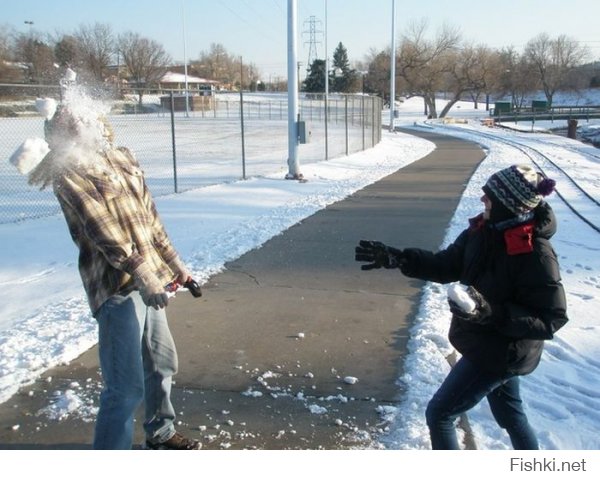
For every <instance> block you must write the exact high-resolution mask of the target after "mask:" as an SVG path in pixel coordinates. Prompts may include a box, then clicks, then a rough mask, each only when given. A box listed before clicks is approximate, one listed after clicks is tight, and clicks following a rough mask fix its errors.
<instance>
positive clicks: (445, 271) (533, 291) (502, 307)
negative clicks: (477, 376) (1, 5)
mask: <svg viewBox="0 0 600 480" xmlns="http://www.w3.org/2000/svg"><path fill="white" fill-rule="evenodd" d="M555 232H556V219H555V217H554V213H553V212H552V209H551V208H550V206H549V205H548V204H547V203H545V202H542V203H541V204H540V205H539V206H538V207H537V208H536V209H535V210H534V217H533V219H532V220H531V221H529V222H526V223H525V224H523V223H521V224H518V225H516V226H515V225H514V224H513V225H511V226H510V227H508V228H505V229H500V230H499V229H497V228H494V227H492V226H490V225H489V224H486V223H485V221H484V220H483V216H482V215H480V216H479V217H476V218H474V219H471V220H470V227H469V228H468V229H466V230H464V231H463V232H462V233H461V234H460V235H459V236H458V238H457V239H456V240H455V241H454V243H452V244H451V245H450V246H449V247H448V248H446V249H445V250H442V251H440V252H438V253H432V252H429V251H426V250H421V249H416V248H411V249H406V250H404V252H405V254H406V258H407V263H406V264H405V265H404V266H403V267H402V272H403V273H404V274H405V275H407V276H409V277H415V278H420V279H422V280H428V281H433V282H438V283H450V282H456V281H459V282H461V283H463V284H465V285H471V286H473V287H474V288H476V289H477V290H478V291H479V292H480V293H481V294H482V295H483V297H484V298H485V299H486V300H487V301H488V303H489V304H490V305H491V307H492V317H491V322H490V323H489V324H486V325H479V324H474V323H472V322H467V321H464V320H460V319H458V318H456V317H453V318H452V323H451V325H450V333H449V339H450V342H451V343H452V345H453V346H454V347H455V348H456V349H457V350H458V351H459V352H460V353H461V354H462V355H463V356H464V357H465V358H467V359H469V360H470V361H471V362H473V363H474V364H475V365H478V366H480V367H481V368H482V369H484V370H487V371H492V372H496V373H500V374H504V373H508V374H517V375H524V374H527V373H530V372H532V371H533V370H534V369H535V368H536V367H537V365H538V363H539V361H540V357H541V355H542V349H543V345H544V340H547V339H551V338H552V337H553V335H554V333H555V332H556V331H557V330H558V329H559V328H561V327H562V326H563V325H564V324H565V323H567V321H568V319H567V315H566V299H565V293H564V289H563V286H562V284H561V279H560V273H559V266H558V261H557V258H556V254H555V252H554V250H553V248H552V245H551V244H550V241H549V240H550V238H551V237H552V235H554V233H555Z"/></svg>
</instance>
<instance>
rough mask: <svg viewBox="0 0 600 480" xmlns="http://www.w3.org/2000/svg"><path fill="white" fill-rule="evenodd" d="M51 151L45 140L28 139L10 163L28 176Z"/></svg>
mask: <svg viewBox="0 0 600 480" xmlns="http://www.w3.org/2000/svg"><path fill="white" fill-rule="evenodd" d="M49 151H50V148H49V147H48V144H47V143H46V140H44V139H43V138H28V139H27V140H25V141H24V142H23V143H22V144H21V145H20V146H19V147H18V148H17V149H16V150H15V152H14V153H13V154H12V155H11V157H10V159H9V161H10V163H12V164H13V165H14V166H15V167H17V170H19V173H20V174H21V175H27V174H28V173H29V172H31V170H33V169H34V168H35V167H37V165H38V164H39V163H40V162H41V161H42V159H43V158H44V157H45V156H46V154H47V153H48V152H49Z"/></svg>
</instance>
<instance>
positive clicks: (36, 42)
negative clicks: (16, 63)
mask: <svg viewBox="0 0 600 480" xmlns="http://www.w3.org/2000/svg"><path fill="white" fill-rule="evenodd" d="M14 49H15V50H14V51H15V55H16V58H18V59H19V60H20V61H21V62H25V63H26V64H27V65H28V69H29V78H28V81H29V82H31V83H51V82H53V81H54V80H56V78H57V69H56V68H55V67H54V63H55V62H54V51H53V49H52V48H51V47H50V46H49V45H48V44H47V43H46V42H45V41H44V40H42V37H41V36H40V35H39V34H37V33H29V34H24V33H21V34H18V35H17V36H16V38H15V44H14Z"/></svg>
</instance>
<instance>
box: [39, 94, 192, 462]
mask: <svg viewBox="0 0 600 480" xmlns="http://www.w3.org/2000/svg"><path fill="white" fill-rule="evenodd" d="M45 130H46V140H47V142H48V146H49V147H50V152H49V153H48V154H47V155H46V156H45V157H44V159H43V160H42V161H41V162H40V164H39V165H38V166H37V167H36V168H35V169H34V170H33V171H32V172H31V173H30V174H29V183H30V184H32V185H39V186H40V187H41V188H44V187H46V186H48V185H50V184H51V185H52V186H53V189H54V193H55V195H56V197H57V199H58V201H59V203H60V206H61V208H62V211H63V213H64V216H65V219H66V221H67V225H68V227H69V231H70V233H71V237H72V239H73V241H74V242H75V244H76V245H77V247H78V248H79V271H80V274H81V279H82V281H83V286H84V288H85V291H86V294H87V298H88V302H89V305H90V308H91V311H92V313H93V315H94V317H95V318H96V320H97V321H98V326H99V342H98V346H99V356H100V367H101V370H102V377H103V380H104V383H105V388H104V390H103V392H102V394H101V397H100V409H99V412H98V417H97V422H96V430H95V435H94V448H97V449H130V448H131V447H132V443H133V432H134V415H135V411H136V409H137V407H138V406H139V405H140V404H141V402H142V401H144V402H145V422H144V430H145V432H146V446H147V447H148V448H152V449H177V450H195V449H199V448H200V444H199V442H197V441H195V440H191V439H187V438H185V437H184V436H183V435H181V434H180V433H178V432H176V431H175V428H174V424H173V422H174V419H175V411H174V409H173V405H172V404H171V400H170V394H171V383H172V382H171V377H172V376H173V375H174V374H175V373H176V371H177V352H176V349H175V344H174V342H173V338H172V336H171V333H170V331H169V326H168V323H167V317H166V313H165V307H166V306H167V304H168V295H167V292H166V291H165V286H166V285H167V284H170V283H172V282H176V283H179V284H184V283H186V282H187V281H189V280H191V275H190V272H189V271H188V270H187V268H186V267H185V265H184V264H183V262H182V261H181V259H180V258H179V255H178V254H177V252H176V251H175V249H174V247H173V245H172V244H171V241H170V240H169V237H168V235H167V233H166V231H165V228H164V226H163V224H162V222H161V220H160V218H159V216H158V213H157V211H156V207H155V205H154V201H153V200H152V197H151V195H150V192H149V190H148V188H147V186H146V183H145V181H144V175H143V173H142V171H141V169H140V166H139V164H138V162H137V160H136V159H135V157H134V156H133V155H132V153H131V152H130V151H129V150H128V149H126V148H115V147H113V145H112V130H111V129H110V126H109V125H108V124H107V123H106V121H104V120H101V119H98V118H89V115H88V116H86V115H82V114H81V113H80V112H78V111H77V109H71V108H69V106H68V105H65V104H63V105H62V106H61V107H59V109H58V111H57V112H56V113H55V114H54V116H53V117H52V118H51V119H50V120H48V121H47V122H46V125H45Z"/></svg>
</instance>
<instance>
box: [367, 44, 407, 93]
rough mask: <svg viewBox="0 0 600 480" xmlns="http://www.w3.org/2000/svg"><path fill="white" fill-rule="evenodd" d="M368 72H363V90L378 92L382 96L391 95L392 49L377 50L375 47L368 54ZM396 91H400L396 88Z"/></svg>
mask: <svg viewBox="0 0 600 480" xmlns="http://www.w3.org/2000/svg"><path fill="white" fill-rule="evenodd" d="M366 63H367V65H368V66H367V68H366V71H367V73H366V74H363V75H364V76H363V82H364V83H363V85H362V90H363V91H364V92H368V93H376V94H378V95H381V98H384V99H385V98H386V97H389V95H390V49H389V48H388V50H387V51H382V52H377V51H375V50H373V49H371V51H370V52H369V53H368V54H367V60H366ZM396 91H399V90H398V89H396Z"/></svg>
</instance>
